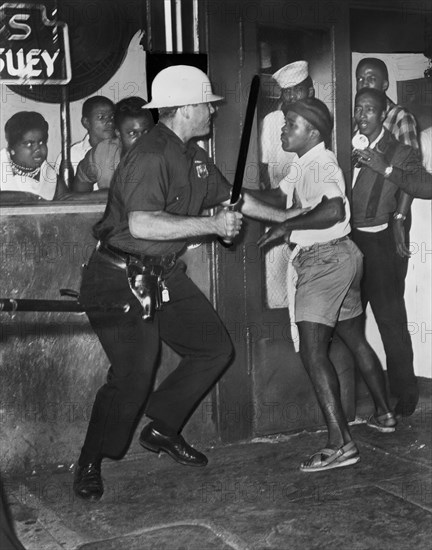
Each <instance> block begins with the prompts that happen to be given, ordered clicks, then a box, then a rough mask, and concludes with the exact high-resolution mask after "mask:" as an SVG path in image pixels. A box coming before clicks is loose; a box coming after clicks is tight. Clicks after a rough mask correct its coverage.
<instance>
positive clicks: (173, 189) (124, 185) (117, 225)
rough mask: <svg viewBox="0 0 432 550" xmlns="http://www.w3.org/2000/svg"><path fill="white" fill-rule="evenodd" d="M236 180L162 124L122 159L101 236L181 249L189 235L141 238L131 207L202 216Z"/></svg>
mask: <svg viewBox="0 0 432 550" xmlns="http://www.w3.org/2000/svg"><path fill="white" fill-rule="evenodd" d="M230 192H231V185H230V184H229V183H228V181H227V180H226V179H225V177H224V176H223V175H222V174H221V172H220V171H219V170H218V169H217V168H216V166H215V165H214V163H213V162H212V161H211V159H210V158H209V157H208V155H207V153H206V152H205V151H204V149H202V147H199V146H198V145H197V144H196V143H195V142H194V141H189V142H188V143H183V141H182V140H181V139H180V138H179V137H178V136H177V135H176V134H175V133H174V132H172V131H171V130H170V129H169V128H167V126H165V125H164V124H162V123H160V122H159V123H158V124H157V125H156V126H155V127H154V128H153V129H152V130H151V131H150V132H149V133H148V134H145V135H144V136H142V137H141V138H140V139H139V140H138V141H137V142H136V144H135V145H134V147H133V148H132V149H131V150H130V151H129V152H128V154H127V155H126V156H125V157H124V158H123V159H122V160H121V162H120V164H119V166H118V168H117V171H116V172H115V174H114V177H113V181H112V182H111V187H110V192H109V198H108V204H107V207H106V210H105V213H104V216H103V218H102V220H101V221H100V222H98V223H97V224H96V225H95V227H94V235H95V237H96V238H97V239H100V240H102V241H103V242H105V243H109V244H110V245H112V246H115V247H117V248H120V249H121V250H123V251H125V252H130V253H135V254H148V255H152V256H160V255H165V254H170V253H173V252H174V253H179V252H180V251H181V250H182V249H183V248H184V247H185V245H186V244H187V240H186V239H179V240H164V241H152V240H147V239H136V238H134V237H132V235H131V234H130V231H129V224H128V215H129V213H130V212H136V211H144V212H155V211H161V210H163V211H165V212H168V213H169V214H173V215H179V216H197V215H199V214H200V213H201V212H202V210H203V209H205V208H210V207H212V206H215V205H217V204H220V203H221V202H223V201H226V200H228V199H229V197H230Z"/></svg>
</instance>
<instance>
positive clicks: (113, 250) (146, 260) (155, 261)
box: [96, 241, 177, 276]
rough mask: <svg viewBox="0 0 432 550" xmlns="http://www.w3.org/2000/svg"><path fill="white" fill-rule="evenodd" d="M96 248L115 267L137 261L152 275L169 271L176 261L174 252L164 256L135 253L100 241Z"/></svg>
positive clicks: (124, 266)
mask: <svg viewBox="0 0 432 550" xmlns="http://www.w3.org/2000/svg"><path fill="white" fill-rule="evenodd" d="M96 250H97V251H98V252H99V254H101V255H102V256H104V257H106V258H107V259H109V260H110V261H111V262H112V263H113V264H114V265H116V266H117V267H120V268H122V269H124V268H126V267H127V266H128V265H130V264H131V263H137V262H138V263H140V264H142V266H143V268H146V269H148V271H149V272H150V273H151V274H152V275H157V276H159V275H166V274H167V273H169V272H170V271H171V270H172V269H173V267H174V266H175V263H176V261H177V254H176V253H175V252H173V253H172V254H166V255H165V256H149V255H146V254H135V253H133V252H125V251H124V250H121V249H120V248H117V247H116V246H112V245H110V244H108V243H103V242H101V241H99V242H98V244H97V245H96Z"/></svg>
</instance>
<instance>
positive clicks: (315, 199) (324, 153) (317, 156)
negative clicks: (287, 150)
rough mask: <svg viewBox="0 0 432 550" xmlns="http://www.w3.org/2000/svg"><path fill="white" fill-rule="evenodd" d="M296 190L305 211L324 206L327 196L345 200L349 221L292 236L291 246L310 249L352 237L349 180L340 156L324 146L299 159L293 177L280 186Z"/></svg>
mask: <svg viewBox="0 0 432 550" xmlns="http://www.w3.org/2000/svg"><path fill="white" fill-rule="evenodd" d="M292 186H294V188H295V191H296V193H297V196H298V199H299V200H300V202H301V205H302V207H303V208H305V207H307V206H310V207H311V208H314V207H315V206H317V205H318V204H319V203H320V202H321V200H322V198H323V197H324V195H325V196H326V197H327V198H329V199H331V198H334V197H342V199H343V200H344V205H345V217H344V219H343V220H342V221H340V222H338V223H336V224H335V225H333V226H332V227H328V228H326V229H302V230H295V231H293V232H292V234H291V242H293V243H297V244H299V245H300V246H310V245H312V244H315V243H324V242H328V241H332V240H334V239H339V238H341V237H344V236H345V235H348V233H350V231H351V228H350V223H349V220H350V216H351V213H350V207H349V202H348V200H347V198H346V195H345V179H344V176H343V173H342V170H341V169H340V167H339V164H338V161H337V159H336V156H335V155H334V153H333V152H332V151H330V150H329V149H326V148H325V145H324V143H323V142H321V143H318V145H315V147H313V148H312V149H310V150H309V151H308V152H307V153H306V154H304V155H303V156H301V157H298V158H297V160H296V161H295V162H294V163H293V166H292V168H291V170H290V173H289V174H288V175H287V176H286V177H285V178H284V179H283V180H282V181H281V182H280V187H281V189H282V191H284V192H286V190H289V189H290V188H291V187H292Z"/></svg>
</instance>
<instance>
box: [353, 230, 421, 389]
mask: <svg viewBox="0 0 432 550" xmlns="http://www.w3.org/2000/svg"><path fill="white" fill-rule="evenodd" d="M352 238H353V240H354V242H355V243H356V244H357V246H358V247H359V248H360V250H361V251H362V253H363V255H364V274H363V279H362V283H361V293H362V301H363V305H364V307H366V305H367V304H368V303H370V306H371V309H372V311H373V314H374V317H375V320H376V323H377V326H378V329H379V332H380V335H381V339H382V342H383V346H384V350H385V354H386V360H387V376H388V380H389V387H390V391H391V393H392V394H393V395H394V396H395V397H398V398H404V397H408V396H409V395H410V394H413V393H415V392H416V388H417V379H416V376H415V374H414V366H413V348H412V342H411V336H410V334H409V332H408V321H407V312H406V307H405V300H404V291H405V275H406V272H407V262H408V259H407V258H402V257H401V256H399V255H398V254H397V252H396V246H395V241H394V237H393V230H392V228H391V226H389V227H388V228H387V229H384V230H383V231H379V232H377V233H370V232H365V231H359V230H356V229H354V230H353V232H352Z"/></svg>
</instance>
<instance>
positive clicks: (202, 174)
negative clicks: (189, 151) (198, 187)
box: [195, 160, 209, 179]
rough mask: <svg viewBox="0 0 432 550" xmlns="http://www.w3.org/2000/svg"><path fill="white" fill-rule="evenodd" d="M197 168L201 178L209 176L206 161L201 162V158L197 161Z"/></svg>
mask: <svg viewBox="0 0 432 550" xmlns="http://www.w3.org/2000/svg"><path fill="white" fill-rule="evenodd" d="M195 169H196V172H197V176H198V177H199V178H201V179H203V178H208V175H209V174H208V170H207V165H206V164H205V163H204V162H201V161H199V160H196V161H195Z"/></svg>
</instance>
